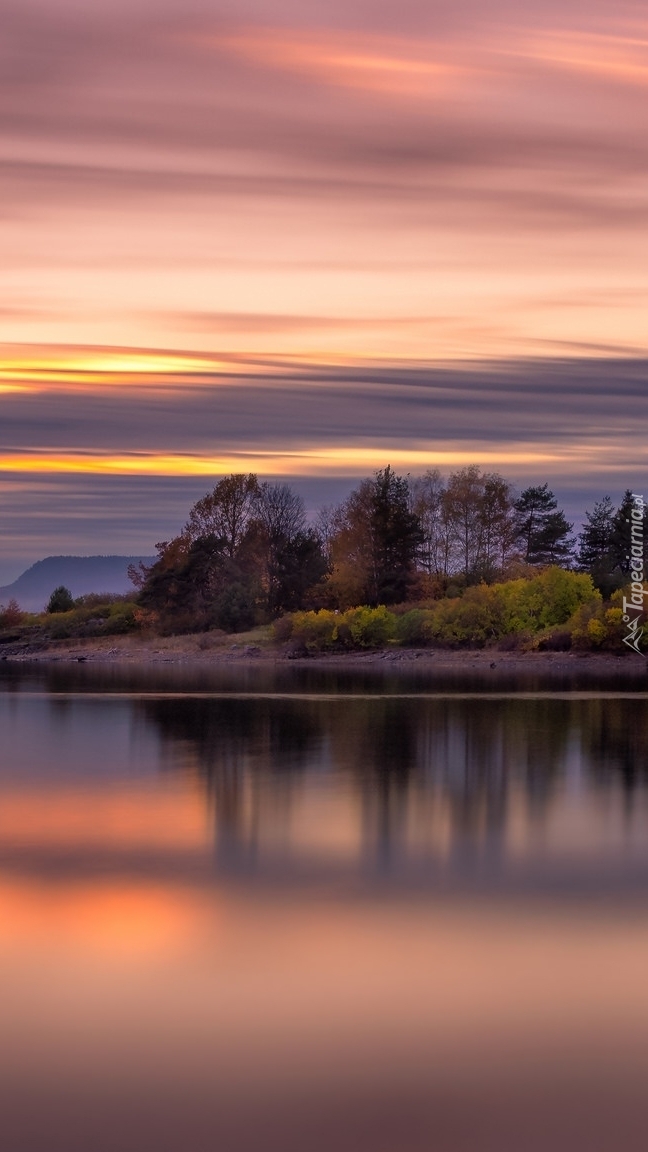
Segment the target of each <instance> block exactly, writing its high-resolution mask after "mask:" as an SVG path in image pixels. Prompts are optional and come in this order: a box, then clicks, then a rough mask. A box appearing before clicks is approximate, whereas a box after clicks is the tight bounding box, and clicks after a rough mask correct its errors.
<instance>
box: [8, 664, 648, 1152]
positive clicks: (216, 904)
mask: <svg viewBox="0 0 648 1152" xmlns="http://www.w3.org/2000/svg"><path fill="white" fill-rule="evenodd" d="M391 683H392V681H391V680H387V679H386V678H385V676H379V677H377V678H376V679H374V680H373V681H372V680H370V679H369V678H368V677H366V676H363V677H362V678H360V679H357V678H356V679H355V680H353V681H352V682H350V681H348V680H344V679H336V678H335V677H330V676H329V677H327V679H326V688H325V689H324V688H323V686H322V684H321V683H320V685H319V689H317V676H316V675H313V676H311V677H310V678H309V680H308V683H305V684H302V685H299V684H298V682H296V680H295V678H294V676H293V675H292V673H291V674H289V675H286V674H285V673H284V672H283V671H282V672H280V673H279V674H277V675H276V676H274V675H273V674H271V673H268V672H267V671H263V672H260V673H259V674H252V673H250V672H249V671H246V672H245V673H244V674H242V675H241V676H240V677H237V676H232V678H231V679H230V680H226V679H224V678H222V677H213V678H211V679H210V678H207V679H202V678H199V679H198V681H195V680H192V679H191V677H190V678H189V681H188V683H187V684H186V685H185V688H186V691H185V692H183V691H182V681H181V680H179V679H178V678H177V676H176V675H173V676H166V675H161V676H160V675H159V674H157V673H156V674H155V675H154V676H152V677H150V678H147V677H146V676H144V675H143V674H141V673H129V674H128V675H127V676H125V677H124V679H123V680H120V679H119V677H118V674H117V673H116V672H115V671H111V670H108V671H106V672H102V671H99V672H98V673H97V674H96V675H94V674H92V672H91V670H86V669H77V670H75V669H72V670H70V669H62V670H56V669H54V670H51V669H50V670H49V671H47V670H46V671H44V672H43V673H39V672H38V670H34V669H18V670H12V669H9V670H6V671H5V670H2V672H0V735H1V739H0V965H1V969H2V981H1V982H0V1012H1V1014H2V1021H3V1045H2V1046H0V1112H1V1113H2V1117H3V1125H2V1127H3V1147H4V1146H5V1145H6V1147H8V1148H10V1149H11V1152H59V1150H61V1152H88V1149H92V1152H115V1150H116V1149H120V1150H121V1149H124V1152H131V1150H132V1152H153V1150H155V1152H176V1150H177V1149H179V1148H185V1147H187V1148H190V1149H191V1152H212V1150H213V1149H214V1148H226V1149H227V1150H228V1152H260V1150H263V1152H275V1150H277V1152H279V1150H281V1152H302V1150H303V1149H304V1148H308V1149H309V1150H312V1152H330V1149H331V1148H335V1149H336V1150H338V1152H360V1150H362V1152H364V1149H371V1150H372V1152H430V1149H434V1150H435V1152H436V1150H437V1149H438V1150H439V1152H442V1150H443V1152H445V1150H446V1149H447V1150H448V1152H476V1150H478V1152H491V1150H492V1152H518V1150H519V1149H525V1152H527V1150H528V1152H546V1149H547V1148H551V1149H555V1150H557V1152H563V1150H564V1152H572V1150H573V1149H579V1148H587V1149H588V1150H589V1152H616V1150H617V1148H623V1150H624V1152H641V1150H643V1148H644V1147H645V1084H644V1080H645V1077H644V1074H643V1069H644V1067H645V1061H646V1056H647V1055H648V1028H647V1027H646V1020H647V1019H648V1015H647V1011H648V992H647V991H646V980H645V972H646V963H647V961H648V914H647V905H646V896H647V895H648V835H647V833H648V787H647V785H648V760H647V756H648V753H647V748H648V744H647V741H646V737H647V735H648V732H647V730H646V726H647V723H648V721H647V718H646V707H645V704H646V701H645V699H644V697H643V695H642V694H641V693H639V692H634V693H632V692H628V693H626V694H618V693H617V694H616V695H607V696H605V695H603V694H601V693H599V694H598V695H597V694H596V693H594V692H590V693H589V694H585V695H582V694H581V695H579V694H573V693H572V694H561V692H555V691H554V692H549V693H548V694H546V693H545V694H540V695H538V694H536V695H531V696H522V695H520V694H519V693H518V694H506V693H505V692H503V691H500V690H494V687H495V686H494V685H493V682H492V681H489V683H488V684H487V686H486V687H487V691H485V692H484V693H483V694H481V695H475V694H470V693H469V694H466V693H465V692H464V693H463V694H462V692H461V691H460V690H459V689H460V688H461V685H460V684H458V683H457V684H455V685H453V686H451V687H452V688H453V690H452V691H448V687H449V686H448V685H447V684H446V683H442V684H440V683H436V684H435V683H429V682H428V683H425V682H424V681H423V680H421V679H415V680H411V681H409V680H404V679H402V678H401V679H399V680H398V681H397V682H396V684H395V687H396V688H397V689H398V694H397V695H394V694H392V695H389V694H386V692H385V689H386V687H388V686H389V684H391ZM300 687H301V691H300V690H299V688H300ZM463 687H464V688H465V687H466V686H465V684H464V686H463ZM474 687H475V685H474V682H473V683H472V684H471V686H470V688H471V693H472V692H473V690H474ZM526 687H527V688H528V685H527V686H526ZM544 687H545V688H546V687H547V686H546V685H545V686H544ZM590 687H591V685H590ZM498 688H499V689H501V684H500V685H499V686H498ZM305 689H307V691H306V690H305ZM606 893H611V894H612V896H613V899H612V900H605V899H601V897H603V896H605V895H606ZM592 897H595V899H593V898H592Z"/></svg>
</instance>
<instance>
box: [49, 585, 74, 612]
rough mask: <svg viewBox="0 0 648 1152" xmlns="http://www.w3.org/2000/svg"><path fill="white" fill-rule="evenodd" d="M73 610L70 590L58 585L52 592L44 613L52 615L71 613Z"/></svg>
mask: <svg viewBox="0 0 648 1152" xmlns="http://www.w3.org/2000/svg"><path fill="white" fill-rule="evenodd" d="M73 608H74V600H73V599H72V593H71V592H70V589H69V588H66V587H65V585H64V584H59V586H58V588H55V589H54V591H53V592H52V595H51V596H50V598H49V601H48V604H47V608H46V609H45V611H46V612H48V613H50V614H54V613H56V612H71V611H72V609H73Z"/></svg>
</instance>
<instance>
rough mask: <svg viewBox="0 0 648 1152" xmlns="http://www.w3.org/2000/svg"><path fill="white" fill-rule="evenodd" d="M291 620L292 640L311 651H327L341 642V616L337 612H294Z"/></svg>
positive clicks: (321, 610) (323, 610)
mask: <svg viewBox="0 0 648 1152" xmlns="http://www.w3.org/2000/svg"><path fill="white" fill-rule="evenodd" d="M291 619H292V629H291V632H290V636H291V638H292V639H293V640H295V641H297V642H298V643H301V644H304V645H305V647H306V648H307V649H308V650H309V651H318V652H321V651H326V650H327V649H329V648H333V647H335V645H336V644H337V643H338V641H339V631H338V629H339V623H340V619H341V616H340V614H339V613H337V612H333V611H331V610H330V609H328V608H320V609H319V611H318V612H294V613H293V615H292V617H291ZM276 635H277V631H276V628H275V636H276Z"/></svg>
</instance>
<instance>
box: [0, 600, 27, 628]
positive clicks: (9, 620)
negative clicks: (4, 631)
mask: <svg viewBox="0 0 648 1152" xmlns="http://www.w3.org/2000/svg"><path fill="white" fill-rule="evenodd" d="M24 617H25V613H24V612H23V611H22V609H21V607H20V605H19V604H18V601H17V600H14V599H13V598H12V599H11V600H10V601H9V603H8V604H7V605H6V606H5V605H4V604H0V628H16V627H17V626H18V625H19V624H22V622H23V620H24Z"/></svg>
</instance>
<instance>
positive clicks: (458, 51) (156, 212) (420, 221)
mask: <svg viewBox="0 0 648 1152" xmlns="http://www.w3.org/2000/svg"><path fill="white" fill-rule="evenodd" d="M647 122H648V16H647V15H646V9H645V5H643V4H640V3H628V2H622V3H618V4H615V5H610V4H609V3H605V4H604V3H601V2H598V0H594V2H593V3H589V4H588V5H587V6H584V5H583V4H582V3H576V2H575V0H566V2H564V3H560V4H558V3H551V2H548V3H543V4H538V5H535V6H533V8H530V7H529V6H528V5H526V4H522V3H513V2H505V0H494V2H493V3H489V4H488V5H485V4H484V3H481V4H476V3H470V2H468V3H456V2H455V3H442V2H431V3H427V4H421V3H410V2H407V0H406V2H405V3H399V5H398V6H394V5H392V4H387V3H383V2H382V0H372V3H371V4H369V3H366V2H363V0H360V2H354V0H349V2H345V3H340V2H339V0H329V2H328V3H327V4H326V5H322V4H320V3H316V2H314V0H305V2H303V0H302V2H300V3H299V4H297V3H291V2H285V0H284V2H276V0H275V2H273V3H272V4H270V3H266V2H264V0H258V2H255V0H252V2H250V0H243V2H242V3H237V4H233V3H226V2H215V0H212V2H204V0H203V2H202V3H194V4H191V5H185V4H180V3H179V2H178V0H174V2H167V3H155V4H153V3H151V2H149V0H129V2H128V3H125V2H124V0H116V2H115V0H111V2H110V3H108V2H107V0H96V2H95V3H93V4H92V5H91V6H88V5H86V4H81V3H79V2H75V0H40V2H39V0H31V2H30V0H27V2H23V3H21V4H20V5H17V4H7V3H5V2H4V0H0V181H1V186H0V254H1V260H0V339H1V340H2V346H0V404H3V403H4V402H5V401H4V396H9V395H10V394H13V392H14V391H15V389H16V388H19V387H20V388H26V389H27V390H28V392H29V395H31V396H32V397H36V396H39V395H43V393H45V394H46V399H47V404H46V405H45V407H46V408H48V410H49V408H51V406H52V402H53V399H55V398H56V397H57V396H59V395H60V396H61V397H63V398H64V397H65V396H67V395H68V394H69V392H70V389H71V388H75V389H77V390H78V389H79V388H80V387H81V385H83V388H82V389H81V390H82V391H83V393H84V395H85V394H86V393H88V394H92V396H95V395H98V396H99V397H101V396H102V395H103V394H104V389H105V387H106V386H107V383H110V382H106V380H105V377H102V376H101V375H99V376H97V375H96V374H95V376H92V377H90V376H88V375H87V373H86V374H85V375H83V374H82V375H81V376H80V375H76V376H71V375H70V368H71V367H79V356H81V363H82V367H84V370H85V367H87V365H88V364H89V363H91V366H92V367H93V369H95V370H96V369H99V370H101V368H102V367H104V368H105V367H106V366H107V367H109V368H111V370H112V371H113V373H114V372H115V371H122V373H123V378H122V386H123V388H124V389H125V390H126V392H127V393H128V394H132V393H133V392H138V394H139V393H140V392H141V387H142V381H143V379H144V377H146V387H150V376H151V373H153V375H155V374H156V373H157V374H158V375H159V373H162V372H164V373H167V376H166V379H167V386H168V388H171V389H172V390H173V389H174V390H175V392H176V394H177V399H178V404H179V405H181V404H182V402H183V400H182V398H183V395H184V391H185V388H186V387H187V372H189V373H190V372H191V371H192V370H194V369H195V367H196V364H198V366H199V367H200V356H204V355H207V356H208V368H209V370H210V371H211V369H212V367H213V363H214V359H213V358H215V359H216V361H217V362H218V359H219V357H220V356H222V355H224V354H236V355H240V356H243V357H244V358H245V360H246V362H248V361H249V359H250V357H253V356H258V355H261V354H262V355H263V357H264V362H263V363H264V367H263V368H262V369H260V371H261V372H262V374H264V377H265V378H266V380H267V385H268V387H269V388H272V387H273V386H275V385H276V384H277V381H278V380H279V379H280V378H281V367H280V366H279V367H277V365H276V364H275V366H274V367H272V365H271V361H270V360H269V359H268V357H272V356H273V355H274V356H277V355H280V356H282V357H286V356H288V357H295V356H299V357H307V358H308V360H309V362H310V363H313V362H320V363H321V362H324V363H325V364H327V365H329V366H330V365H331V364H334V365H337V366H340V365H350V366H352V367H353V366H357V365H358V364H359V363H367V362H369V363H370V364H373V365H375V364H380V363H382V364H389V365H393V364H400V363H403V362H409V363H416V364H417V365H418V366H421V365H425V364H438V363H440V362H443V363H452V362H455V361H456V362H463V363H465V362H467V361H468V362H474V361H483V360H489V359H492V358H497V359H498V360H516V361H517V360H520V359H521V358H525V357H534V358H538V357H540V358H545V359H546V358H556V357H559V358H565V357H567V358H574V359H576V358H578V359H580V360H582V359H583V358H594V359H596V360H599V361H600V360H601V358H605V357H613V358H615V359H617V358H619V357H622V358H628V357H629V358H635V359H636V358H642V357H644V356H645V355H646V350H647V343H648V325H647V323H646V314H647V307H646V305H647V297H648V239H647V238H648V230H647V229H646V221H647V216H648V141H647V139H646V133H645V125H646V123H647ZM80 349H81V350H82V351H81V352H80V351H79V350H80ZM119 350H126V351H125V352H123V353H120V355H121V359H120V361H119V362H117V361H115V359H114V353H115V351H119ZM161 351H162V352H164V351H169V352H177V351H180V352H182V353H184V354H185V359H184V360H181V361H174V366H173V371H172V372H171V374H170V376H169V375H168V368H169V364H168V362H167V361H165V360H164V358H162V359H160V357H159V353H160V352H161ZM107 352H108V353H111V358H110V359H109V361H106V353H107ZM151 352H153V353H154V356H153V358H151ZM196 356H198V361H196ZM187 357H188V358H189V359H187ZM34 365H36V366H37V367H38V369H39V370H38V371H36V372H34ZM43 368H45V369H50V371H49V373H48V372H45V373H43V371H42V369H43ZM52 368H56V371H54V372H52V371H51V369H52ZM216 386H220V385H216V384H215V385H214V387H216ZM111 387H112V384H111ZM614 388H615V378H614V373H612V376H611V380H610V390H611V392H614ZM244 393H245V389H244V388H243V389H242V396H244ZM112 395H114V393H113V394H112ZM241 402H242V404H243V405H244V403H245V402H244V399H242V401H241ZM32 408H33V411H34V424H33V428H32V429H31V430H30V429H29V428H27V427H26V426H24V422H23V424H21V426H20V429H18V428H17V427H14V426H13V425H10V424H5V429H6V432H5V436H4V438H3V443H2V452H1V453H0V457H1V458H0V476H4V477H5V478H6V480H7V484H8V483H9V481H10V480H11V483H13V484H16V483H19V482H22V481H21V480H20V478H21V477H23V480H24V483H27V480H26V479H24V476H23V473H24V469H23V468H22V466H21V465H20V461H19V460H18V458H17V454H18V455H20V454H21V453H24V452H25V451H29V452H31V453H32V457H33V454H34V453H35V454H38V453H40V454H41V465H42V466H41V468H40V474H41V475H42V476H43V477H47V476H48V475H49V474H50V472H51V470H52V469H53V470H54V472H55V473H57V474H58V473H60V472H61V471H63V472H65V471H66V469H67V471H68V472H71V471H73V469H71V468H67V465H66V461H69V460H70V452H71V451H73V450H74V451H76V450H77V449H78V447H79V445H78V444H76V442H75V443H72V440H71V438H70V435H68V432H67V431H66V428H65V426H64V425H63V423H62V420H61V419H59V420H58V423H57V421H56V417H55V415H53V416H52V417H51V418H50V422H49V424H48V425H47V428H45V425H44V422H43V419H42V418H41V412H40V408H41V406H40V405H38V404H35V403H34V404H32ZM123 411H124V414H125V416H124V419H125V421H126V422H127V419H128V418H127V416H126V408H124V409H123ZM250 415H251V417H252V416H253V413H251V414H250ZM638 417H639V411H638V410H635V418H638ZM1 419H2V413H1V412H0V420H1ZM88 419H89V420H90V419H94V420H96V419H97V417H96V415H94V416H89V417H88ZM530 419H531V420H532V419H533V416H532V414H530ZM288 422H289V421H288ZM583 425H584V428H583V433H582V435H583V441H582V444H581V443H580V441H579V442H578V446H579V453H580V454H579V455H578V459H579V463H578V468H580V469H582V468H583V467H585V468H586V469H589V470H590V472H591V471H592V470H594V471H595V470H596V468H597V458H596V454H594V455H591V454H590V456H589V457H588V456H587V451H586V449H587V445H588V444H590V445H591V444H592V442H593V440H595V439H596V435H597V434H598V432H597V429H596V428H592V427H591V422H590V421H589V419H588V411H587V405H586V404H585V403H584V406H583ZM599 430H600V429H599ZM389 431H390V429H389V426H388V425H386V426H385V430H384V435H383V436H381V437H378V438H376V437H374V441H373V442H372V443H371V444H366V443H365V444H363V448H364V449H368V450H369V456H368V457H367V459H368V467H370V466H372V464H374V463H375V466H378V465H379V464H381V463H384V462H385V459H386V456H385V451H387V454H389V449H390V448H391V449H392V450H393V452H394V453H396V450H397V449H398V451H399V452H400V454H401V455H400V459H402V460H403V461H405V460H406V456H405V455H404V454H406V452H407V451H409V452H411V453H412V452H413V453H416V452H420V451H423V452H425V451H427V449H428V447H429V451H430V454H431V455H430V459H432V455H433V454H434V453H436V454H437V455H438V454H439V453H442V452H443V451H446V452H448V451H449V452H450V454H451V457H452V458H453V459H455V458H456V460H457V461H460V460H461V456H462V453H463V454H464V456H465V454H466V453H468V454H470V453H474V452H477V456H475V459H476V460H477V462H479V452H480V446H479V438H477V440H476V439H475V437H474V436H472V435H469V434H468V431H467V430H463V429H462V427H461V426H460V424H458V425H457V427H456V429H455V430H454V435H453V437H452V443H451V444H450V446H449V447H448V444H447V442H446V441H444V443H440V442H439V443H436V442H435V443H432V442H431V441H430V437H429V436H428V435H427V432H426V433H425V435H424V436H423V443H422V444H421V442H420V441H421V437H420V436H419V437H418V439H417V442H416V443H414V442H413V441H412V443H409V442H408V443H405V442H399V443H398V444H396V443H393V444H392V443H391V442H390V437H389ZM487 431H488V436H487V439H488V441H489V445H490V448H489V451H490V450H491V449H492V450H493V451H494V453H495V456H496V457H497V454H498V453H499V457H500V460H501V464H502V468H503V470H505V469H506V465H507V461H510V460H511V458H512V457H516V456H518V457H519V456H520V455H522V456H525V455H526V453H527V449H526V448H525V443H528V441H529V439H533V438H534V437H533V435H532V434H529V435H528V436H526V438H522V439H521V440H519V442H517V445H516V444H513V445H512V444H511V443H510V442H509V440H508V437H509V436H510V432H507V431H506V429H503V430H502V439H501V443H500V444H499V446H498V445H497V443H496V444H495V447H494V448H493V444H492V441H493V436H492V433H493V429H492V428H489V429H488V430H487ZM216 432H217V430H215V437H214V443H213V444H212V446H211V448H210V450H209V452H208V453H207V458H208V460H214V461H216V462H218V461H221V463H222V465H223V467H224V466H225V464H226V463H228V462H229V460H230V458H231V454H232V450H233V446H232V444H231V443H229V442H227V440H225V439H222V438H219V437H218V435H217V434H216ZM635 432H636V429H635ZM574 434H575V433H574ZM90 438H91V439H92V435H91V437H90ZM145 439H146V438H145ZM415 439H416V438H415ZM545 439H546V442H545V444H544V447H543V451H544V452H545V455H546V454H547V451H548V448H547V445H548V444H549V445H550V443H551V439H552V437H551V435H550V434H549V436H548V439H547V438H545ZM122 440H123V435H122V432H120V428H119V422H118V421H115V420H113V424H112V426H111V430H110V431H107V432H106V435H105V437H104V442H103V447H102V451H103V452H104V454H106V455H107V456H109V457H110V458H111V459H113V460H114V461H115V462H116V464H115V467H116V469H117V471H119V472H120V473H124V474H126V473H128V467H127V466H126V465H124V462H123V459H122V457H123V443H122ZM495 440H496V441H497V437H495ZM315 442H317V444H318V445H319V448H320V451H321V450H322V446H325V447H326V448H327V450H328V451H329V452H330V453H333V457H334V459H335V460H338V462H339V458H338V457H336V456H335V453H336V452H339V450H340V449H341V441H340V438H339V436H338V437H337V438H336V436H335V435H334V436H333V437H332V438H331V437H330V436H329V435H328V433H327V425H326V422H325V421H324V422H322V423H320V424H319V425H318V426H317V427H313V429H312V436H311V437H310V440H309V441H308V442H307V441H306V440H304V442H303V448H304V451H305V452H306V455H308V453H309V451H310V450H311V447H312V444H313V443H315ZM266 447H267V445H266ZM353 448H354V445H353V444H346V445H345V447H344V451H345V452H346V454H347V456H346V463H347V467H346V471H347V472H349V471H354V472H355V471H356V470H357V469H356V468H355V467H354V468H353V469H351V466H350V463H349V454H350V453H352V452H353ZM581 448H582V449H583V451H584V452H585V457H587V458H586V459H584V458H583V454H582V452H580V449H581ZM246 450H247V451H249V452H250V453H252V454H253V453H255V452H256V453H257V455H258V454H259V451H260V442H259V440H258V437H257V435H256V432H255V429H254V422H253V420H252V422H251V425H250V437H249V443H248V444H247V447H246ZM272 450H273V451H274V452H275V455H277V456H278V457H281V458H282V459H284V463H279V464H278V465H277V469H278V471H279V472H282V471H283V472H284V473H285V474H288V473H290V472H291V471H294V468H292V469H291V468H290V467H288V465H287V464H286V463H285V451H286V443H284V440H283V439H282V433H281V428H280V427H277V428H276V437H275V441H274V444H273V449H272ZM481 450H482V452H483V453H485V451H486V449H485V448H482V449H481ZM142 451H146V452H147V453H149V456H150V458H149V459H148V464H147V465H146V466H145V471H148V472H149V473H151V474H152V473H154V472H155V471H156V469H157V470H159V471H160V472H161V474H162V473H165V468H166V471H167V472H168V471H169V468H170V466H169V465H165V464H164V463H163V461H164V460H165V459H166V460H167V461H168V460H169V459H171V458H173V457H177V455H178V452H179V451H180V448H179V447H178V445H177V444H176V443H175V442H174V437H173V435H172V434H171V433H169V434H168V435H165V436H161V438H160V439H159V441H158V442H156V443H155V444H154V445H153V446H151V445H150V443H149V442H148V440H147V442H146V446H145V447H144V446H143V448H142ZM181 451H182V453H184V454H185V455H187V454H188V455H189V456H191V454H192V448H191V445H187V444H184V443H183V446H182V449H181ZM620 451H622V446H621V448H620ZM195 452H196V454H197V455H198V456H200V454H201V453H202V456H203V457H204V456H205V452H204V450H203V448H200V449H199V447H198V446H196V449H195ZM151 453H153V455H152V456H151ZM372 453H373V454H372ZM453 453H454V456H452V454H453ZM379 457H380V458H379ZM485 458H486V457H485V456H484V459H485ZM362 459H364V457H363V458H362ZM394 459H395V460H396V463H398V458H397V457H396V455H395V456H394ZM450 462H451V463H452V460H451V461H450ZM488 462H489V463H490V464H491V465H492V463H493V461H492V460H490V459H489V461H488ZM495 463H497V460H495ZM77 464H78V461H77ZM417 466H418V465H417ZM335 467H337V464H336V465H334V466H332V468H333V471H334V470H335ZM570 467H571V471H572V472H574V467H572V466H570ZM97 470H98V469H97V468H91V469H90V471H97ZM176 470H177V469H176ZM313 470H314V471H317V469H316V468H314V467H313V468H312V469H311V468H309V466H308V464H307V466H306V472H307V473H308V472H309V471H313ZM181 471H184V472H191V471H192V467H191V466H190V465H189V464H187V465H186V467H185V466H183V468H181ZM194 471H198V472H199V471H200V464H199V465H197V466H196V468H195V469H194ZM339 471H341V472H344V471H345V469H344V468H341V469H339ZM549 471H550V469H549ZM567 471H568V472H569V471H570V468H568V469H567ZM28 472H29V474H30V476H32V481H31V482H32V483H33V474H34V472H38V469H37V468H35V466H34V462H33V459H32V461H31V464H30V467H29V469H28ZM81 472H83V469H81ZM171 472H173V469H171ZM631 480H632V477H628V482H629V483H630V482H631ZM8 491H9V489H8V488H7V487H6V486H5V488H4V492H5V494H6V493H7V492H8ZM3 502H4V503H3ZM6 503H7V497H6V495H5V497H3V496H2V495H0V521H1V520H2V508H3V507H4V506H5V505H6ZM12 547H13V545H12ZM80 550H81V549H80Z"/></svg>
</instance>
